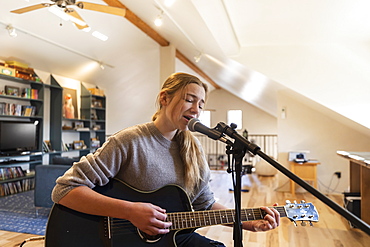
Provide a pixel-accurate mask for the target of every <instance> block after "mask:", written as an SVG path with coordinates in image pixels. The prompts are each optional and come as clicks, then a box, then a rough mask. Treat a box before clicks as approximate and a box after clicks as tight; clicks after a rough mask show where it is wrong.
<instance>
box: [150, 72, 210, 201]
mask: <svg viewBox="0 0 370 247" xmlns="http://www.w3.org/2000/svg"><path fill="white" fill-rule="evenodd" d="M191 83H195V84H197V85H199V86H201V87H203V88H204V90H205V92H206V94H207V92H208V86H207V84H205V83H203V82H202V81H201V80H199V79H198V78H197V77H195V76H193V75H190V74H187V73H174V74H172V75H170V76H169V77H168V78H167V80H166V81H165V82H164V83H163V86H162V89H161V92H166V94H167V95H168V96H169V97H170V98H171V99H172V98H173V97H174V95H175V94H176V93H177V92H180V93H182V94H184V90H185V87H186V86H187V85H189V84H191ZM157 102H158V104H159V108H158V110H157V112H156V113H154V115H153V117H152V120H153V121H154V120H156V118H157V116H158V114H159V113H160V111H161V109H162V105H161V103H160V100H159V96H158V98H157ZM176 141H177V142H178V143H179V145H180V156H181V159H182V161H183V163H184V165H185V190H186V192H187V193H188V194H189V195H190V196H192V195H193V192H194V190H195V188H197V186H198V185H199V183H200V182H201V181H202V173H203V171H204V170H205V168H206V166H207V162H206V160H205V157H204V153H203V152H201V150H202V149H201V148H200V147H199V145H200V144H199V142H198V141H197V140H196V139H195V137H194V136H193V135H192V134H191V133H190V131H188V130H187V131H181V130H178V132H177V134H176Z"/></svg>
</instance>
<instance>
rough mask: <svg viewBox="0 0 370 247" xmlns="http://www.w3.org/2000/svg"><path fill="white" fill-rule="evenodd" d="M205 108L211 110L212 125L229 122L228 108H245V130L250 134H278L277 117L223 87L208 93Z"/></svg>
mask: <svg viewBox="0 0 370 247" xmlns="http://www.w3.org/2000/svg"><path fill="white" fill-rule="evenodd" d="M208 96H209V97H208V100H207V103H206V107H205V109H207V110H211V111H212V113H211V127H214V126H216V125H217V123H219V122H225V123H227V111H228V110H243V128H242V129H243V130H244V129H247V130H248V133H249V134H277V119H276V118H275V117H273V116H271V115H270V114H268V113H266V112H264V111H262V110H261V109H259V108H257V107H255V106H253V105H251V104H249V103H247V102H245V101H244V100H241V99H240V98H237V97H235V96H234V95H233V94H231V93H229V92H227V91H226V90H223V89H218V90H213V91H211V92H210V93H209V95H208Z"/></svg>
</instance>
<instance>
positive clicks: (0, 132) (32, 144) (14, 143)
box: [0, 121, 38, 155]
mask: <svg viewBox="0 0 370 247" xmlns="http://www.w3.org/2000/svg"><path fill="white" fill-rule="evenodd" d="M37 127H38V126H37V125H35V124H34V123H32V122H5V121H4V122H0V152H1V155H13V154H14V155H18V154H22V153H27V152H30V151H35V150H37V146H38V145H37V136H38V131H37Z"/></svg>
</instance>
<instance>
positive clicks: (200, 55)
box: [194, 52, 203, 63]
mask: <svg viewBox="0 0 370 247" xmlns="http://www.w3.org/2000/svg"><path fill="white" fill-rule="evenodd" d="M202 56H203V52H199V54H198V55H196V56H194V61H195V62H196V63H198V62H199V61H200V60H201V59H202Z"/></svg>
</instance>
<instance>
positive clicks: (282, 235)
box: [0, 171, 370, 247]
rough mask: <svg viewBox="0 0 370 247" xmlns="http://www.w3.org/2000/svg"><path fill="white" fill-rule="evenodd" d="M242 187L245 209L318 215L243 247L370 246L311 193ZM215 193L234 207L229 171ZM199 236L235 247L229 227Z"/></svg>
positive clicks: (270, 181)
mask: <svg viewBox="0 0 370 247" xmlns="http://www.w3.org/2000/svg"><path fill="white" fill-rule="evenodd" d="M243 185H244V186H245V187H247V188H249V189H250V191H249V192H243V193H242V207H243V208H255V207H259V206H271V205H273V204H274V203H276V202H277V203H279V205H285V201H286V200H290V201H294V200H296V201H297V202H299V201H301V200H305V201H306V202H311V203H313V204H314V205H315V207H316V209H317V211H318V212H319V215H320V219H319V222H317V223H314V226H313V227H310V226H308V225H307V226H306V227H302V226H301V225H300V224H298V226H297V227H295V226H294V224H293V223H291V222H290V220H289V219H287V218H282V220H281V225H280V226H279V227H278V228H277V229H275V230H272V231H268V232H258V233H254V232H248V231H244V232H243V246H248V247H262V246H264V247H296V246H299V247H317V246H322V247H366V246H370V244H369V243H370V236H369V235H367V234H366V233H364V232H362V231H361V230H359V229H354V228H351V227H350V226H349V224H348V221H347V220H346V219H344V218H343V217H342V216H340V215H339V214H338V213H336V212H335V211H334V210H332V209H331V208H329V207H328V206H326V204H324V203H322V202H321V201H320V200H318V199H316V198H315V197H314V196H312V195H311V194H310V193H297V194H296V198H292V197H291V194H290V193H289V192H276V191H274V188H276V187H277V181H276V178H274V177H261V176H257V175H255V174H253V175H245V176H243ZM211 186H212V189H213V190H214V192H215V196H216V198H218V201H219V202H220V203H222V204H224V205H226V206H229V207H231V208H233V207H234V205H233V192H231V191H229V189H230V188H232V182H231V175H229V174H228V173H226V171H214V172H213V173H212V181H211ZM330 198H331V199H332V200H333V201H335V202H337V203H338V204H340V205H342V204H343V202H342V197H341V195H331V196H330ZM197 232H199V233H200V234H204V235H206V236H207V237H209V238H211V239H214V240H218V241H221V242H223V243H225V245H226V246H227V247H233V246H234V243H233V239H232V235H233V229H232V228H231V227H226V226H211V227H204V228H201V229H198V230H197ZM34 236H35V235H30V234H21V233H14V232H6V231H0V246H1V247H16V246H19V245H20V244H21V243H22V242H23V241H24V240H25V239H27V238H30V237H34ZM43 245H44V243H43V241H32V242H28V243H26V244H24V247H41V246H43ZM81 246H83V245H81Z"/></svg>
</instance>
